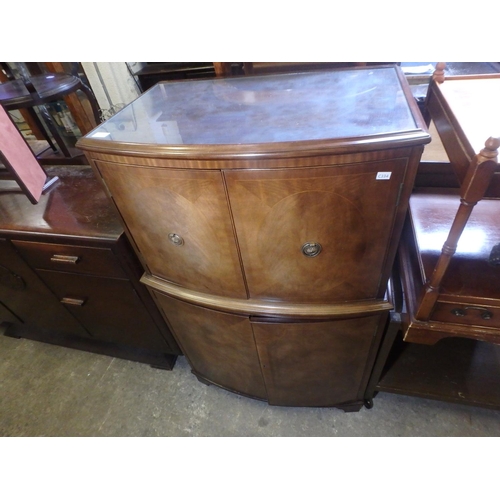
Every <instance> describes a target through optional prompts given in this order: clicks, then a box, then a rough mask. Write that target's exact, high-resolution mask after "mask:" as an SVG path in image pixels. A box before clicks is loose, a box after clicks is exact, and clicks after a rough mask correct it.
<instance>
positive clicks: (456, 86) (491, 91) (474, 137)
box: [438, 75, 500, 154]
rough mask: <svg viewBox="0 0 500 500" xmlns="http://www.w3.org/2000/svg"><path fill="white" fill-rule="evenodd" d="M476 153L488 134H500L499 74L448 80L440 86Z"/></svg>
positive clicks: (482, 145) (490, 135)
mask: <svg viewBox="0 0 500 500" xmlns="http://www.w3.org/2000/svg"><path fill="white" fill-rule="evenodd" d="M438 89H439V92H440V93H441V94H442V95H443V96H444V98H445V99H446V102H447V103H448V105H449V106H450V108H451V111H452V112H453V114H454V115H455V117H456V119H457V121H458V123H459V126H460V128H461V129H462V130H463V132H464V134H465V136H466V138H467V140H468V141H469V143H470V146H471V147H472V150H473V151H474V153H475V154H476V153H479V152H480V151H481V149H483V148H484V143H485V141H486V140H487V139H488V138H489V137H500V120H499V114H500V75H495V76H490V75H488V77H487V78H470V79H467V78H465V79H460V78H453V79H449V80H445V81H444V82H443V83H442V84H440V85H439V87H438Z"/></svg>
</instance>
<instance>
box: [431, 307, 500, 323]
mask: <svg viewBox="0 0 500 500" xmlns="http://www.w3.org/2000/svg"><path fill="white" fill-rule="evenodd" d="M431 320H432V321H442V322H444V323H456V324H459V325H466V326H479V327H487V328H500V307H494V306H491V305H480V304H468V303H460V302H438V303H437V304H436V307H435V308H434V311H433V313H432V316H431Z"/></svg>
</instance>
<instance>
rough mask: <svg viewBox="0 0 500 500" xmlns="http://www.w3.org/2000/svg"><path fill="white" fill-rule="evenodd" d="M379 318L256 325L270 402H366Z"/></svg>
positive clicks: (301, 403) (310, 404)
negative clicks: (366, 386)
mask: <svg viewBox="0 0 500 500" xmlns="http://www.w3.org/2000/svg"><path fill="white" fill-rule="evenodd" d="M379 320H380V315H375V316H368V317H364V318H355V319H347V320H337V321H327V322H321V323H264V322H262V323H261V322H258V323H257V322H254V323H252V327H253V331H254V335H255V342H256V344H257V349H258V352H259V357H260V360H261V365H262V372H263V374H264V379H265V382H266V387H267V391H268V396H269V403H270V404H273V405H282V406H335V405H338V404H342V403H348V402H353V401H357V400H358V401H359V400H360V399H362V398H363V391H364V387H363V380H364V375H365V370H366V369H367V368H368V369H369V367H367V362H368V359H369V355H370V352H371V347H372V343H373V339H374V335H375V334H376V332H377V328H378V325H379Z"/></svg>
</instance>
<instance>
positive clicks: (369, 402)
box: [364, 398, 373, 410]
mask: <svg viewBox="0 0 500 500" xmlns="http://www.w3.org/2000/svg"><path fill="white" fill-rule="evenodd" d="M364 405H365V408H366V409H368V410H371V409H372V408H373V399H371V398H370V399H365V402H364Z"/></svg>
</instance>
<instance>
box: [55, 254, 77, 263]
mask: <svg viewBox="0 0 500 500" xmlns="http://www.w3.org/2000/svg"><path fill="white" fill-rule="evenodd" d="M50 261H51V262H58V263H61V264H78V262H79V261H80V257H78V256H76V255H53V256H52V257H51V258H50Z"/></svg>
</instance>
